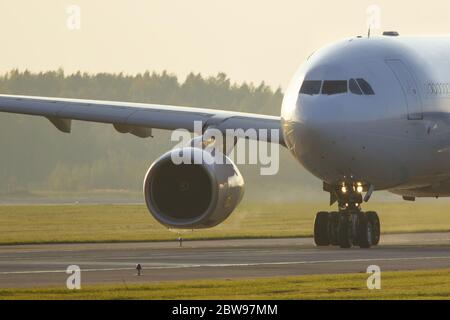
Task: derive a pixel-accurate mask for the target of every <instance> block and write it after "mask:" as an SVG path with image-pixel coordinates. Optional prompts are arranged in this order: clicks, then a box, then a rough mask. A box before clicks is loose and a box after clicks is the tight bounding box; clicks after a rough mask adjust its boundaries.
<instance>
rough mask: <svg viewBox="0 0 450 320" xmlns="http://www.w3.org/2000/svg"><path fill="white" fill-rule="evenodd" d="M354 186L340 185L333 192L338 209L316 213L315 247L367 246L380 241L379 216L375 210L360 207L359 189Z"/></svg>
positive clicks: (360, 190) (360, 196)
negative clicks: (365, 209) (363, 209)
mask: <svg viewBox="0 0 450 320" xmlns="http://www.w3.org/2000/svg"><path fill="white" fill-rule="evenodd" d="M358 186H359V185H356V186H342V187H340V188H339V190H338V192H336V193H335V196H336V200H337V201H338V203H339V211H338V212H319V213H317V215H316V220H315V222H314V241H315V243H316V245H317V246H330V245H332V246H340V247H341V248H350V247H352V246H359V247H361V248H370V247H371V246H375V245H377V244H378V243H379V242H380V219H379V217H378V214H377V213H376V212H373V211H368V212H363V211H362V210H361V203H362V195H361V194H362V192H363V189H362V186H360V188H358ZM339 191H340V192H339Z"/></svg>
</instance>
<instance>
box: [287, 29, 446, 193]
mask: <svg viewBox="0 0 450 320" xmlns="http://www.w3.org/2000/svg"><path fill="white" fill-rule="evenodd" d="M357 79H363V80H364V82H365V83H367V84H369V85H370V87H371V88H372V90H373V92H372V93H373V94H368V92H363V91H364V90H363V85H364V83H361V82H358V81H359V80H357ZM305 81H308V82H307V83H306V85H305V86H304V87H302V86H303V84H304V82H305ZM343 81H347V82H345V83H346V84H347V88H343V87H342V84H343V83H344V82H343ZM350 81H352V84H353V90H352V91H350ZM355 82H356V83H357V84H358V85H357V87H356V88H355V86H354V85H355ZM301 88H302V90H303V91H304V92H306V93H300V89H301ZM367 90H369V89H367ZM324 92H325V93H324ZM281 118H282V123H283V133H284V138H285V142H286V145H287V147H288V148H289V150H290V151H291V152H292V153H293V155H294V156H295V157H296V158H297V159H298V160H299V161H300V162H301V163H302V164H303V166H304V167H305V168H306V169H307V170H309V171H310V172H311V173H313V174H314V175H315V176H317V177H318V178H320V179H321V180H323V181H325V182H326V183H328V184H333V185H336V184H340V183H343V182H362V183H364V184H366V185H373V186H374V187H375V189H376V190H385V189H387V190H390V191H393V192H396V193H399V194H402V195H408V196H450V37H447V38H443V37H422V38H417V37H415V38H412V37H411V38H409V37H389V36H383V37H374V38H352V39H349V40H345V41H341V42H338V43H336V44H332V45H330V46H328V47H326V48H324V49H321V50H319V51H317V52H315V53H314V54H313V55H312V56H311V57H309V58H308V60H307V61H306V62H305V63H304V64H303V65H302V66H301V68H300V70H299V71H298V73H297V74H296V76H295V77H294V79H293V81H292V83H291V84H290V86H289V88H288V90H287V92H286V95H285V98H284V101H283V107H282V111H281Z"/></svg>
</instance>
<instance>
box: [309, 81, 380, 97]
mask: <svg viewBox="0 0 450 320" xmlns="http://www.w3.org/2000/svg"><path fill="white" fill-rule="evenodd" d="M349 91H350V93H352V94H356V95H369V96H370V95H374V94H375V92H374V91H373V89H372V86H371V85H370V84H369V83H368V82H367V81H366V80H364V79H362V78H357V79H350V80H324V81H322V80H305V81H303V84H302V87H301V88H300V94H307V95H311V96H313V95H317V94H323V95H335V94H344V93H347V92H349Z"/></svg>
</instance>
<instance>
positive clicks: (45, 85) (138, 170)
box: [0, 69, 302, 193]
mask: <svg viewBox="0 0 450 320" xmlns="http://www.w3.org/2000/svg"><path fill="white" fill-rule="evenodd" d="M0 94H20V95H33V96H49V97H65V98H80V99H95V100H110V101H114V100H116V101H130V102H143V103H157V104H171V105H182V106H192V107H208V108H212V109H226V110H233V111H242V112H253V113H260V114H268V115H279V112H280V107H281V102H282V98H283V93H282V90H281V89H280V88H277V89H272V88H271V87H270V86H268V85H266V84H265V83H264V82H262V83H260V84H257V85H255V84H252V83H240V84H238V83H232V81H231V80H230V79H229V78H228V77H227V75H226V74H225V73H218V74H217V75H215V76H207V77H205V76H202V75H201V74H200V73H190V74H189V75H188V76H187V77H186V78H185V79H184V80H183V81H181V80H180V79H179V78H178V77H177V76H176V75H174V74H171V73H168V72H166V71H163V72H160V73H157V72H145V73H142V74H137V75H127V74H123V73H118V74H110V73H98V74H89V73H82V72H76V73H73V74H65V73H64V71H63V70H62V69H59V70H56V71H48V72H39V73H33V72H30V71H26V70H25V71H20V70H12V71H10V72H8V73H6V74H4V75H2V76H0ZM0 133H1V134H0V148H1V150H2V151H1V156H0V192H1V193H10V192H15V191H18V190H37V189H44V190H54V191H72V190H73V191H76V190H92V189H128V190H137V189H140V188H141V184H142V179H143V175H144V173H145V171H146V169H147V168H148V166H149V165H150V163H151V162H152V161H153V160H154V159H155V158H156V157H158V156H159V155H160V154H161V153H163V152H165V151H167V150H168V149H169V148H170V147H171V143H170V139H169V134H168V133H167V132H164V131H159V130H158V131H157V132H156V135H155V137H156V138H155V139H151V138H149V139H139V138H136V137H134V136H131V135H128V134H127V135H124V134H119V133H117V132H116V131H114V130H113V129H112V126H110V125H104V124H93V123H84V122H78V121H75V122H74V124H73V130H72V133H71V134H70V135H67V134H63V133H60V132H58V131H56V129H55V128H54V127H53V126H52V125H51V124H50V123H49V122H48V120H46V119H45V118H40V117H31V116H23V115H12V114H5V113H0ZM287 157H288V156H287V152H283V154H282V158H287ZM282 161H283V159H282ZM294 164H295V163H294V161H292V160H291V162H289V161H288V163H287V165H285V164H283V166H285V167H284V168H283V172H284V174H282V176H281V177H280V178H278V180H280V179H281V180H286V179H288V180H289V179H291V180H292V179H298V177H299V175H298V173H293V172H294V171H293V170H294ZM291 170H292V172H291ZM243 171H246V172H245V173H246V174H247V176H245V178H246V179H250V180H252V179H256V176H257V173H258V172H259V171H258V170H256V169H253V168H245V169H244V170H243ZM295 171H296V172H299V166H298V165H297V164H295ZM300 172H302V171H300ZM243 173H244V172H243ZM301 176H302V174H301ZM267 181H268V180H267Z"/></svg>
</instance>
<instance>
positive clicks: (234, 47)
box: [0, 0, 450, 88]
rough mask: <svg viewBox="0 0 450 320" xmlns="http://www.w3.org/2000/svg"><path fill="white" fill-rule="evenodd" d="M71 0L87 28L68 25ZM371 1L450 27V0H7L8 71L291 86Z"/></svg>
mask: <svg viewBox="0 0 450 320" xmlns="http://www.w3.org/2000/svg"><path fill="white" fill-rule="evenodd" d="M71 4H74V5H78V6H79V7H80V8H81V29H80V30H76V31H74V30H72V31H71V30H69V29H68V28H67V25H66V22H67V19H68V17H69V15H68V14H67V13H66V8H67V6H68V5H71ZM371 4H377V5H379V6H380V7H381V24H382V29H383V30H397V31H399V32H400V33H401V34H405V35H414V34H420V35H423V34H450V20H449V17H448V13H449V12H450V2H449V1H448V0H439V1H438V0H428V1H392V0H386V1H367V0H340V1H335V0H334V1H332V0H328V1H320V0H314V1H312V0H310V1H299V0H297V1H287V0H277V1H265V0H226V1H224V0H220V1H219V0H114V1H111V0H109V1H107V0H73V1H66V0H42V1H30V0H0V39H1V40H0V73H4V72H6V71H8V70H10V69H12V68H19V69H22V70H23V69H25V68H27V69H30V70H33V71H41V70H49V69H51V70H53V69H57V68H59V67H62V68H64V70H66V71H67V72H73V71H76V70H82V71H88V72H121V71H123V72H125V73H131V74H134V73H138V72H144V71H145V70H151V71H153V70H155V71H161V70H164V69H166V70H168V71H170V72H173V73H175V74H177V75H179V76H181V77H184V76H185V75H186V74H187V73H188V72H190V71H194V72H201V73H203V74H206V75H210V74H216V73H217V72H219V71H223V72H225V73H227V74H228V75H229V76H230V77H231V79H232V80H233V81H238V82H241V81H253V82H260V81H263V80H264V81H266V83H269V84H271V85H273V86H282V87H283V88H285V87H286V85H287V84H288V82H289V80H290V78H291V76H292V75H293V74H294V72H295V70H296V68H297V67H298V66H299V65H300V63H301V62H302V61H303V60H304V59H305V58H306V57H307V56H308V55H309V54H310V53H311V52H312V51H313V50H315V49H317V48H319V47H321V46H322V45H324V44H326V43H328V42H331V41H334V40H338V39H341V38H345V37H349V36H354V35H359V34H366V33H367V30H366V20H367V14H366V8H367V7H368V6H369V5H371ZM377 33H380V32H379V31H375V32H374V34H377Z"/></svg>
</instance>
